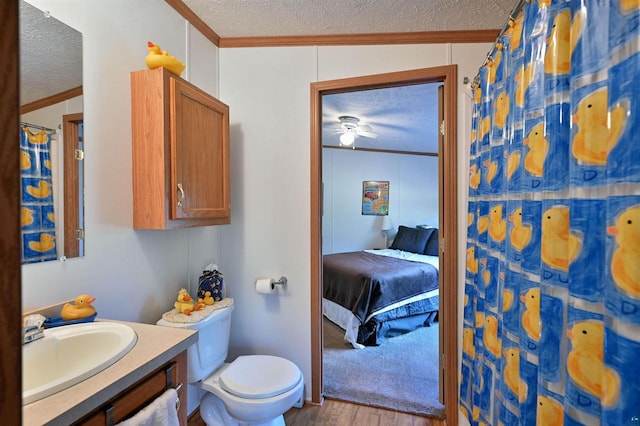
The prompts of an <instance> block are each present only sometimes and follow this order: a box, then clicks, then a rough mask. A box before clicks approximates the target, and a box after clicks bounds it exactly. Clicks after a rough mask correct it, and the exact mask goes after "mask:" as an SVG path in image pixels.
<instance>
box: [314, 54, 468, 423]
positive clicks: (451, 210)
mask: <svg viewBox="0 0 640 426" xmlns="http://www.w3.org/2000/svg"><path fill="white" fill-rule="evenodd" d="M438 82H441V83H443V84H442V87H443V98H444V109H443V111H442V114H443V123H444V125H443V127H442V130H443V137H442V138H441V142H440V146H439V153H440V155H439V157H438V158H439V177H438V185H439V194H440V195H439V200H438V204H439V212H440V215H439V228H440V248H439V254H440V265H441V271H440V276H439V286H440V301H441V304H440V342H441V344H440V360H439V361H440V370H441V377H442V379H441V381H440V387H441V391H442V395H443V401H442V402H443V403H444V405H445V413H446V419H447V422H448V423H449V422H451V424H457V382H458V381H457V368H458V362H457V360H458V355H457V354H458V348H457V330H458V324H457V323H458V306H457V303H458V302H457V299H458V289H457V287H458V280H457V264H458V261H457V216H458V212H457V149H456V143H457V135H456V131H457V67H456V66H455V65H448V66H443V67H436V68H424V69H418V70H412V71H402V72H395V73H387V74H377V75H371V76H363V77H354V78H347V79H340V80H331V81H325V82H318V83H313V84H312V85H311V191H310V192H311V227H310V231H311V235H310V240H311V368H312V383H311V388H312V389H311V394H312V402H313V403H317V404H321V403H322V399H323V383H322V344H323V342H322V339H323V337H322V336H323V328H322V285H321V283H322V132H321V127H322V126H321V123H322V96H323V95H326V94H332V93H343V92H348V91H360V90H367V89H374V88H384V87H394V86H405V85H411V84H420V83H438Z"/></svg>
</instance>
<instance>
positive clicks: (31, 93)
mask: <svg viewBox="0 0 640 426" xmlns="http://www.w3.org/2000/svg"><path fill="white" fill-rule="evenodd" d="M79 86H82V34H80V33H79V32H78V31H76V30H74V29H73V28H71V27H69V26H67V25H65V24H63V23H62V22H60V21H58V20H57V19H55V18H53V17H48V15H45V13H44V12H43V11H41V10H39V9H37V8H35V7H33V6H31V5H30V4H28V3H26V2H24V1H22V0H20V103H21V104H22V105H24V104H28V103H30V102H33V101H37V100H39V99H43V98H46V97H49V96H52V95H54V94H57V93H61V92H64V91H66V90H69V89H73V88H75V87H79Z"/></svg>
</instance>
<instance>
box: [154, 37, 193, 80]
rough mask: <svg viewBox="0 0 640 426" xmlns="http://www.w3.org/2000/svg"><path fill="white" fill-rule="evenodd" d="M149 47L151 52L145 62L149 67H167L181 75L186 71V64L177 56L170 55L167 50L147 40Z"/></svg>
mask: <svg viewBox="0 0 640 426" xmlns="http://www.w3.org/2000/svg"><path fill="white" fill-rule="evenodd" d="M147 48H148V49H149V53H148V54H147V57H146V59H145V63H146V64H147V66H148V67H149V69H152V70H153V69H156V68H158V67H162V68H166V69H167V70H169V71H170V72H172V73H173V74H175V75H177V76H179V75H180V74H182V71H184V64H183V63H182V62H180V61H179V60H178V59H176V57H175V56H169V53H168V52H167V51H166V50H163V51H161V50H160V46H158V45H157V44H153V43H152V42H150V41H149V42H147Z"/></svg>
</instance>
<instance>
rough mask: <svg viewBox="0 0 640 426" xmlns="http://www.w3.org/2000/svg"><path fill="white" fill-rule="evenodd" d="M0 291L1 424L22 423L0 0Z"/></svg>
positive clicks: (12, 134)
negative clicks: (3, 297) (5, 298)
mask: <svg viewBox="0 0 640 426" xmlns="http://www.w3.org/2000/svg"><path fill="white" fill-rule="evenodd" d="M0 26H1V27H2V37H0V51H2V58H3V59H2V61H0V87H2V91H1V93H0V131H2V137H3V141H4V142H3V143H0V170H1V172H0V206H2V208H0V223H2V224H3V225H4V226H3V227H2V232H0V247H2V256H0V271H2V273H1V274H0V292H2V294H10V295H11V303H5V304H4V306H3V307H2V309H0V324H2V333H0V348H2V356H0V377H2V386H0V413H2V424H6V425H16V426H17V425H21V424H22V380H21V375H20V371H21V370H20V365H21V360H22V346H21V345H20V344H19V342H20V338H21V329H20V324H21V322H22V318H21V313H20V311H21V309H22V295H21V294H22V292H21V289H20V285H21V265H20V258H21V256H20V251H21V244H20V170H19V161H18V158H19V156H20V144H19V143H18V141H19V140H20V139H19V129H20V127H19V125H20V121H19V118H20V117H19V110H20V103H19V97H20V94H19V87H20V76H19V70H18V67H19V64H20V61H19V56H18V28H19V25H18V2H17V1H3V2H1V3H0Z"/></svg>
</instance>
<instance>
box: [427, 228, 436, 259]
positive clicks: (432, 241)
mask: <svg viewBox="0 0 640 426" xmlns="http://www.w3.org/2000/svg"><path fill="white" fill-rule="evenodd" d="M431 230H432V231H433V232H432V233H431V236H430V237H429V241H427V245H426V247H425V248H424V254H426V255H429V256H439V252H438V228H431Z"/></svg>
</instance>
